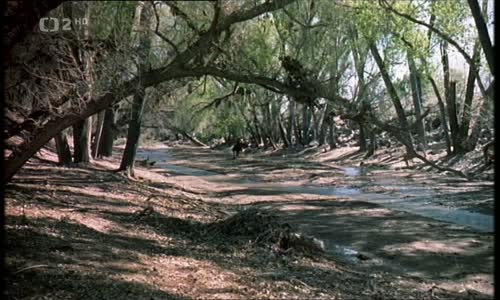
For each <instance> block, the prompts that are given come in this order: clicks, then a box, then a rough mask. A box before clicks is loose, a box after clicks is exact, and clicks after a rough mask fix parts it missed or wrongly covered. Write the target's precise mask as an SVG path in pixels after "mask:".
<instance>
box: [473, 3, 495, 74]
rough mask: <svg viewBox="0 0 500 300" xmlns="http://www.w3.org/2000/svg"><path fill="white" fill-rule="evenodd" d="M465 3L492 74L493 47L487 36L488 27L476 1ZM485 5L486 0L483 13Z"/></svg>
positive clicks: (485, 4) (484, 4) (484, 8)
mask: <svg viewBox="0 0 500 300" xmlns="http://www.w3.org/2000/svg"><path fill="white" fill-rule="evenodd" d="M467 2H468V4H469V7H470V10H471V12H472V17H473V18H474V22H475V23H476V28H477V32H478V34H479V40H480V41H481V46H482V48H483V51H484V56H485V57H486V61H487V62H488V67H489V68H490V71H491V73H494V70H495V69H494V66H495V64H494V57H495V55H494V53H495V52H494V50H493V45H492V43H491V40H490V35H489V34H488V27H487V25H486V20H485V18H484V17H483V13H481V9H480V8H479V3H478V1H477V0H467ZM487 3H488V2H487V1H486V0H483V12H485V11H486V8H487ZM485 15H486V13H485Z"/></svg>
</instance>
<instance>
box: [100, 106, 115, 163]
mask: <svg viewBox="0 0 500 300" xmlns="http://www.w3.org/2000/svg"><path fill="white" fill-rule="evenodd" d="M117 133H118V128H116V125H115V110H114V108H107V109H106V110H105V113H104V122H103V127H102V135H101V138H100V141H99V146H98V151H97V157H102V156H104V157H110V156H112V155H113V143H114V141H115V138H116V135H117Z"/></svg>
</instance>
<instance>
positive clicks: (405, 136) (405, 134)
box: [369, 42, 415, 157]
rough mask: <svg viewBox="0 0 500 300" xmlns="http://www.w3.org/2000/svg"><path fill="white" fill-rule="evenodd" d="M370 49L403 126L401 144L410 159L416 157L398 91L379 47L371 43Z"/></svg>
mask: <svg viewBox="0 0 500 300" xmlns="http://www.w3.org/2000/svg"><path fill="white" fill-rule="evenodd" d="M369 48H370V51H371V53H372V55H373V58H374V59H375V63H376V64H377V66H378V67H379V69H380V73H381V75H382V79H383V80H384V83H385V86H386V88H387V91H388V93H389V96H390V98H391V101H392V104H393V105H394V108H395V109H396V114H397V116H398V120H399V124H400V126H401V134H399V136H400V137H401V142H402V143H403V145H404V146H405V148H406V153H407V155H409V156H410V157H414V156H415V149H414V148H413V142H412V138H411V134H410V132H409V131H408V120H407V119H406V114H405V111H404V109H403V106H402V105H401V101H400V99H399V96H398V94H397V92H396V89H395V88H394V85H393V84H392V81H391V78H390V76H389V73H388V72H387V70H386V68H385V64H384V61H383V60H382V57H381V56H380V54H379V52H378V49H377V47H376V46H375V44H374V43H372V42H370V43H369Z"/></svg>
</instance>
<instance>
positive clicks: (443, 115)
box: [429, 76, 451, 155]
mask: <svg viewBox="0 0 500 300" xmlns="http://www.w3.org/2000/svg"><path fill="white" fill-rule="evenodd" d="M429 81H430V82H431V85H432V89H433V90H434V94H436V98H437V100H438V106H439V116H440V119H441V129H442V130H443V136H444V140H445V143H446V153H448V155H450V154H451V141H450V135H449V133H448V122H447V121H446V111H445V107H444V103H443V99H442V98H441V94H440V93H439V90H438V87H437V85H436V82H435V81H434V79H432V77H430V76H429Z"/></svg>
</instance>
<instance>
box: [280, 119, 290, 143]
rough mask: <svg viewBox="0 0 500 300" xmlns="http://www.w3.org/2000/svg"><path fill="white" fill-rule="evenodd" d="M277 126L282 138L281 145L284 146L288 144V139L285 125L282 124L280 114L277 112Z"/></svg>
mask: <svg viewBox="0 0 500 300" xmlns="http://www.w3.org/2000/svg"><path fill="white" fill-rule="evenodd" d="M278 126H279V130H280V135H281V139H282V140H283V145H284V146H285V148H288V147H289V146H290V141H289V140H288V136H287V132H286V131H285V126H283V121H282V120H281V115H279V114H278Z"/></svg>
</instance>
